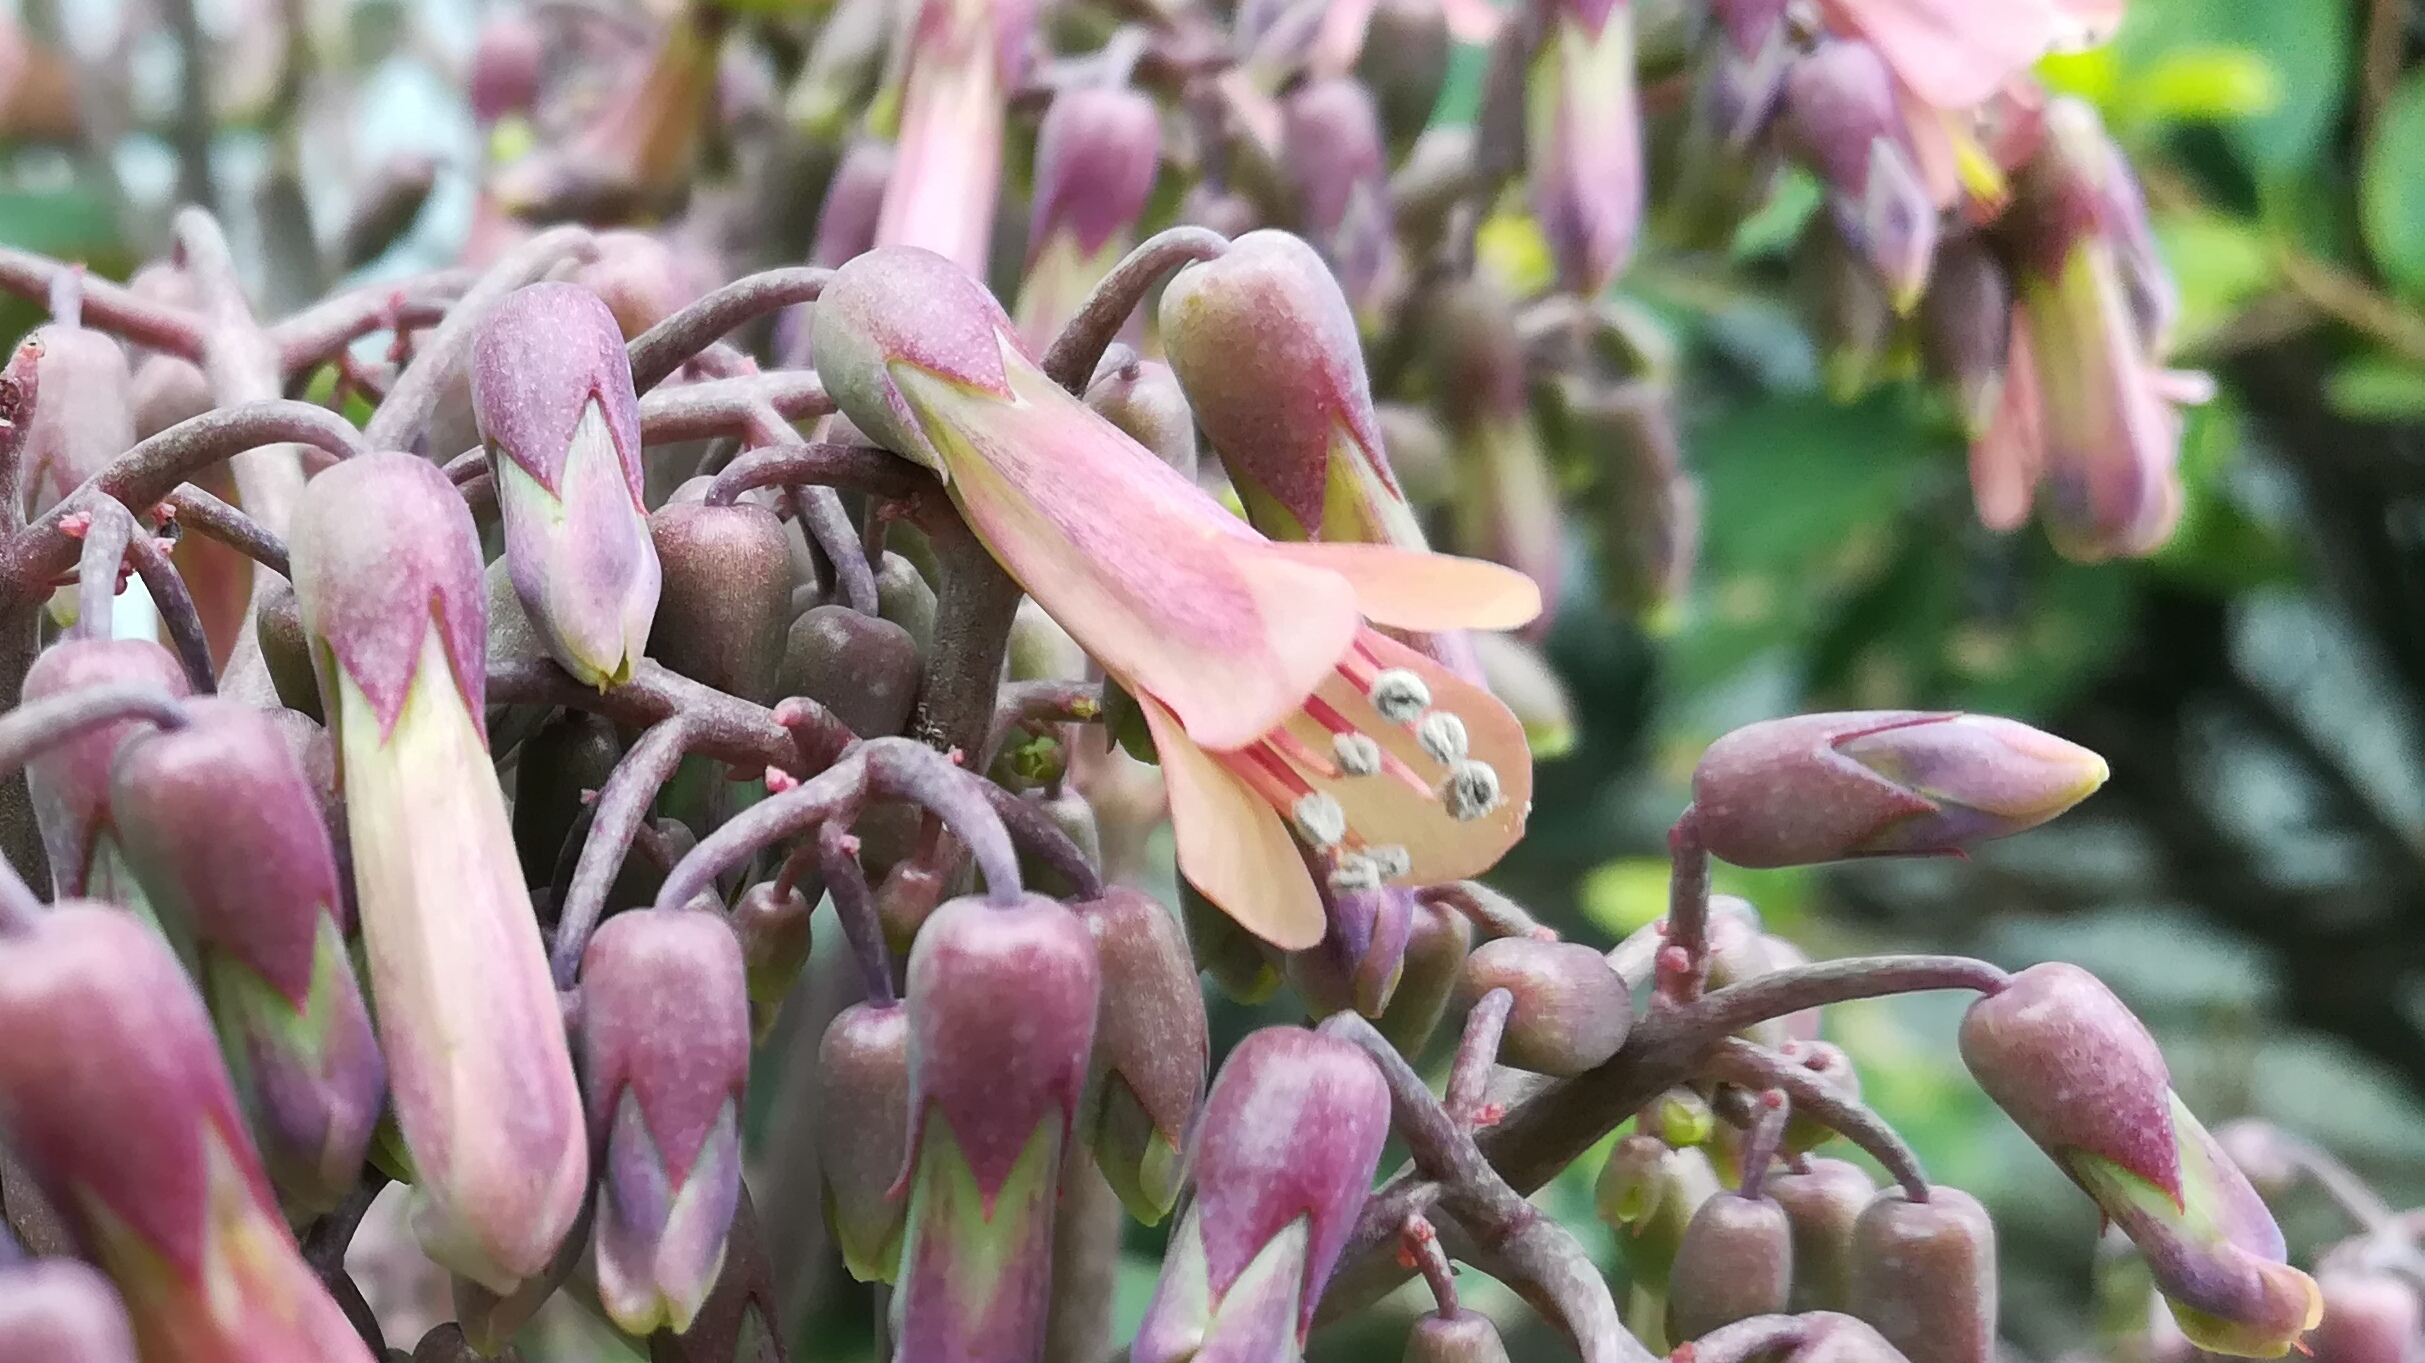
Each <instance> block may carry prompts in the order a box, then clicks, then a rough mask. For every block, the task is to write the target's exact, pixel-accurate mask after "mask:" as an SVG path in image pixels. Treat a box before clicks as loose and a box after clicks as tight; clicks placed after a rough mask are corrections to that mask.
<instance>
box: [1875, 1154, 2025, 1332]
mask: <svg viewBox="0 0 2425 1363" xmlns="http://www.w3.org/2000/svg"><path fill="white" fill-rule="evenodd" d="M1851 1313H1852V1314H1853V1315H1855V1316H1858V1317H1860V1318H1861V1319H1862V1320H1865V1321H1868V1322H1869V1323H1870V1324H1871V1325H1874V1326H1876V1327H1877V1330H1878V1333H1879V1334H1881V1335H1884V1336H1885V1337H1886V1340H1887V1342H1888V1343H1890V1344H1892V1345H1894V1346H1895V1348H1897V1349H1899V1350H1901V1351H1902V1353H1903V1356H1904V1357H1906V1358H1908V1359H1910V1360H1911V1363H1992V1360H1993V1359H1994V1358H1995V1356H1996V1352H1995V1342H1996V1230H1995V1226H1994V1225H1993V1224H1991V1223H1990V1222H1989V1221H1988V1219H1987V1209H1986V1208H1984V1207H1981V1206H1980V1205H1979V1203H1978V1200H1977V1199H1975V1198H1973V1197H1972V1196H1971V1195H1970V1194H1968V1193H1965V1192H1963V1191H1961V1190H1960V1189H1957V1188H1944V1187H1938V1188H1931V1189H1929V1190H1928V1200H1927V1201H1926V1202H1913V1201H1911V1200H1909V1199H1908V1198H1907V1197H1906V1196H1905V1194H1904V1193H1903V1191H1902V1190H1901V1189H1899V1188H1889V1189H1887V1190H1886V1191H1885V1192H1882V1193H1880V1194H1878V1196H1877V1198H1876V1200H1874V1201H1872V1202H1871V1203H1870V1204H1869V1209H1868V1210H1867V1211H1864V1212H1862V1213H1861V1217H1860V1220H1858V1221H1856V1222H1855V1223H1854V1224H1853V1233H1852V1308H1851Z"/></svg>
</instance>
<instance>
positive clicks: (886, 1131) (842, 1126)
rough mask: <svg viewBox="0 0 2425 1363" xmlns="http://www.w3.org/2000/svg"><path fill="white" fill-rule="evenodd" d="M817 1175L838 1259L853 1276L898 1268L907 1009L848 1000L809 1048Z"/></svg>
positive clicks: (889, 1275) (888, 1277)
mask: <svg viewBox="0 0 2425 1363" xmlns="http://www.w3.org/2000/svg"><path fill="white" fill-rule="evenodd" d="M817 1081H818V1083H817V1091H818V1095H819V1101H818V1103H817V1108H816V1113H817V1176H818V1178H819V1179H821V1180H822V1181H823V1182H824V1185H825V1218H826V1221H827V1222H828V1223H829V1224H831V1225H832V1227H833V1231H834V1239H835V1240H836V1241H837V1242H839V1244H840V1246H841V1250H842V1263H843V1266H844V1267H846V1268H848V1269H849V1270H850V1273H851V1276H852V1277H854V1278H857V1279H858V1280H859V1281H861V1282H891V1281H892V1280H893V1278H894V1277H895V1275H896V1274H897V1273H898V1272H899V1271H900V1263H901V1224H902V1215H903V1213H904V1211H905V1210H906V1208H905V1207H904V1205H903V1203H902V1201H901V1200H900V1199H898V1198H895V1197H893V1196H892V1195H891V1194H892V1188H893V1184H894V1182H895V1180H897V1179H898V1178H899V1177H900V1176H901V1170H902V1167H903V1165H904V1164H905V1163H906V1161H907V1159H908V1155H909V1011H908V1010H907V1009H905V1008H902V1007H901V1006H899V1005H898V1004H886V1005H879V1004H872V1003H854V1004H852V1005H851V1006H850V1007H848V1008H845V1009H843V1010H842V1011H841V1013H840V1014H838V1015H836V1016H835V1018H834V1020H833V1021H832V1022H831V1023H829V1024H827V1025H826V1028H825V1037H824V1039H823V1040H822V1041H821V1042H819V1043H818V1047H817Z"/></svg>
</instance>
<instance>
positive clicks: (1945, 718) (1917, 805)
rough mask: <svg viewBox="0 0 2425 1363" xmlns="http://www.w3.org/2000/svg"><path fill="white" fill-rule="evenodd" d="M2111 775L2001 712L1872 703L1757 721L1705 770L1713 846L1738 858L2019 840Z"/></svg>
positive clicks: (1782, 858)
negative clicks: (1953, 711)
mask: <svg viewBox="0 0 2425 1363" xmlns="http://www.w3.org/2000/svg"><path fill="white" fill-rule="evenodd" d="M2104 783H2105V759H2103V758H2101V757H2099V756H2097V755H2096V754H2095V753H2092V752H2090V751H2088V750H2087V749H2086V748H2082V747H2079V746H2077V745H2076V744H2072V743H2066V742H2064V741H2063V740H2062V739H2059V738H2056V737H2055V736H2053V735H2052V734H2047V733H2042V732H2040V731H2038V730H2036V729H2032V728H2030V727H2029V726H2028V725H2025V724H2021V723H2018V722H2016V721H2013V720H2009V719H1999V718H1996V717H1994V716H1992V715H1962V714H1927V713H1921V712H1917V711H1908V710H1865V711H1850V712H1845V713H1838V714H1817V715H1796V716H1793V717H1791V718H1787V719H1774V720H1767V721H1763V722H1761V723H1758V724H1749V725H1745V726H1744V727H1743V728H1740V729H1737V730H1735V731H1734V732H1733V733H1730V734H1728V735H1726V736H1725V737H1723V738H1721V739H1719V740H1718V741H1717V742H1715V743H1713V744H1711V745H1710V746H1709V751H1707V752H1706V753H1703V754H1702V756H1701V764H1700V766H1699V767H1698V768H1696V769H1695V770H1694V772H1693V809H1694V811H1695V813H1694V817H1695V819H1696V821H1697V822H1698V824H1699V826H1700V832H1701V837H1702V838H1703V840H1704V841H1705V842H1706V843H1707V844H1708V847H1709V850H1710V851H1711V852H1713V853H1715V854H1716V855H1717V856H1719V857H1722V858H1724V859H1725V860H1727V861H1731V862H1733V863H1735V864H1736V865H1738V866H1752V867H1767V866H1800V865H1808V864H1811V863H1814V862H1823V861H1836V860H1841V859H1843V858H1847V857H1864V856H1903V855H1915V854H1916V855H1926V854H1931V853H1946V852H1953V851H1957V850H1959V849H1961V848H1963V847H1966V846H1968V845H1970V844H1972V843H1977V842H1985V841H1987V840H1988V839H1991V838H2001V837H2006V836H2009V835H2011V834H2014V833H2019V832H2022V831H2023V830H2025V829H2030V828H2035V827H2037V826H2038V825H2039V824H2042V823H2044V822H2046V821H2047V820H2049V819H2051V818H2053V817H2055V816H2056V815H2057V814H2060V813H2062V812H2063V811H2064V810H2066V809H2069V808H2071V807H2072V806H2073V805H2075V804H2078V803H2079V802H2080V801H2082V800H2084V799H2086V798H2088V796H2089V794H2090V793H2091V792H2093V791H2094V790H2096V788H2097V787H2098V786H2101V785H2103V784H2104Z"/></svg>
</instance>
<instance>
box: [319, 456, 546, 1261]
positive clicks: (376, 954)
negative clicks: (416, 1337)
mask: <svg viewBox="0 0 2425 1363" xmlns="http://www.w3.org/2000/svg"><path fill="white" fill-rule="evenodd" d="M292 553H293V556H294V567H295V594H296V596H297V597H298V598H299V599H300V600H301V602H302V605H303V622H304V628H305V631H306V632H307V633H308V634H309V635H310V637H311V639H312V642H313V651H314V654H315V656H316V657H317V658H319V659H320V660H321V676H320V691H321V701H322V706H323V708H324V709H325V710H326V712H327V714H328V716H329V727H330V731H331V732H332V733H333V734H334V735H335V737H336V740H337V749H338V754H339V762H340V777H341V781H342V784H343V788H344V792H345V806H346V816H347V830H348V837H349V841H350V844H351V847H352V854H353V864H354V890H355V896H356V902H357V903H358V905H359V911H360V913H361V917H362V936H363V941H364V945H365V947H366V948H367V957H368V961H369V971H370V984H371V995H372V997H373V998H375V999H376V1000H377V1001H378V1014H377V1016H378V1025H379V1043H380V1049H381V1050H382V1051H383V1052H384V1053H385V1055H386V1057H387V1065H388V1082H389V1085H390V1088H391V1089H392V1091H393V1103H392V1106H393V1111H394V1114H395V1117H396V1121H397V1126H398V1127H399V1129H400V1130H401V1131H402V1134H403V1136H404V1141H405V1144H406V1146H407V1147H408V1148H409V1149H410V1151H411V1157H412V1166H413V1176H414V1177H413V1184H414V1196H415V1199H416V1203H415V1210H414V1216H415V1225H416V1229H417V1230H418V1232H419V1234H420V1237H421V1241H422V1244H423V1246H424V1247H425V1248H426V1249H427V1250H428V1251H429V1252H430V1255H431V1257H432V1258H435V1259H437V1260H438V1261H439V1262H440V1263H442V1264H444V1265H446V1266H447V1267H448V1268H451V1269H453V1270H455V1271H456V1272H458V1273H461V1274H463V1275H464V1276H465V1277H468V1278H471V1279H473V1280H475V1281H477V1282H479V1283H480V1284H481V1285H482V1286H485V1287H487V1288H488V1289H489V1290H490V1291H492V1292H495V1293H498V1294H499V1295H504V1294H506V1293H509V1292H511V1291H512V1289H513V1288H514V1286H515V1285H516V1284H518V1283H519V1282H521V1280H523V1279H524V1278H527V1277H531V1276H533V1275H536V1274H538V1273H539V1272H541V1271H542V1270H544V1269H545V1268H546V1267H547V1266H548V1263H549V1261H550V1260H551V1259H553V1258H554V1257H555V1253H556V1248H557V1246H558V1245H559V1244H560V1243H561V1242H562V1240H563V1239H564V1236H565V1234H566V1232H567V1231H568V1230H569V1229H570V1228H571V1226H572V1224H573V1220H574V1218H575V1217H576V1216H578V1215H579V1214H580V1210H581V1203H582V1200H583V1196H584V1194H585V1192H586V1189H587V1185H588V1182H589V1151H588V1141H587V1137H586V1135H585V1133H584V1131H583V1120H582V1116H581V1098H580V1093H579V1091H578V1089H577V1088H576V1087H575V1085H574V1082H573V1069H572V1056H571V1052H570V1048H569V1047H568V1046H567V1044H566V1041H565V1036H564V1021H563V1015H562V1013H561V1011H560V1010H559V1008H558V1005H557V1001H556V989H555V984H554V981H553V980H552V979H551V978H550V976H549V974H548V968H547V958H546V953H545V949H544V948H543V946H542V945H541V943H540V939H539V926H538V922H537V920H536V918H535V917H534V916H533V915H532V912H531V903H530V895H529V892H528V891H527V890H526V889H525V888H524V887H523V883H522V876H521V868H520V865H519V860H518V857H517V855H516V853H515V850H514V845H513V830H512V827H511V825H510V823H509V820H508V816H507V814H506V809H505V797H504V793H503V792H502V791H501V790H500V789H499V788H498V785H497V775H496V770H495V768H494V767H492V766H491V765H490V761H489V754H488V742H487V734H486V732H485V730H484V727H483V713H484V709H485V707H484V699H485V692H486V685H487V670H486V653H487V648H486V638H485V631H486V624H487V599H486V596H485V592H484V584H483V582H482V578H481V568H480V542H479V535H478V532H477V531H476V530H475V529H474V528H473V526H472V519H471V513H470V512H469V511H468V510H466V509H465V507H464V505H463V499H462V497H461V496H459V495H458V494H457V493H456V492H455V489H454V488H453V487H451V486H450V485H449V484H448V483H447V481H446V476H445V475H444V474H443V473H441V472H439V470H438V467H437V466H436V465H435V464H432V463H430V462H429V461H428V460H426V459H421V458H417V457H415V456H412V455H408V454H371V455H361V456H357V457H355V458H352V459H348V460H346V461H345V462H343V463H341V464H339V465H337V466H336V467H334V468H331V469H329V470H328V471H327V472H325V473H322V474H320V475H319V476H318V477H315V478H313V479H312V480H311V482H310V483H308V484H306V485H305V487H304V494H303V498H302V501H301V502H300V503H299V504H298V505H297V507H296V509H295V519H294V529H293V548H292ZM503 1112H511V1113H513V1114H514V1115H515V1119H514V1120H513V1121H511V1122H504V1121H500V1120H498V1114H499V1113H503Z"/></svg>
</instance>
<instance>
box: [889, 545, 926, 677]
mask: <svg viewBox="0 0 2425 1363" xmlns="http://www.w3.org/2000/svg"><path fill="white" fill-rule="evenodd" d="M876 614H877V615H879V616H881V617H883V618H884V619H886V620H890V621H892V622H893V623H894V624H896V625H899V626H900V627H901V628H903V629H905V630H908V631H909V637H910V641H911V642H912V643H915V644H916V645H917V646H918V652H919V653H921V654H924V653H926V652H928V651H929V650H931V649H932V648H933V647H934V642H935V589H934V585H933V584H932V583H930V582H928V581H927V580H926V575H925V574H924V573H921V572H919V571H918V565H917V564H915V563H912V562H910V561H909V560H908V559H906V558H904V557H902V556H901V555H899V554H896V553H893V552H892V551H891V550H886V551H885V554H884V558H883V560H882V561H881V562H879V563H878V564H876Z"/></svg>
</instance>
